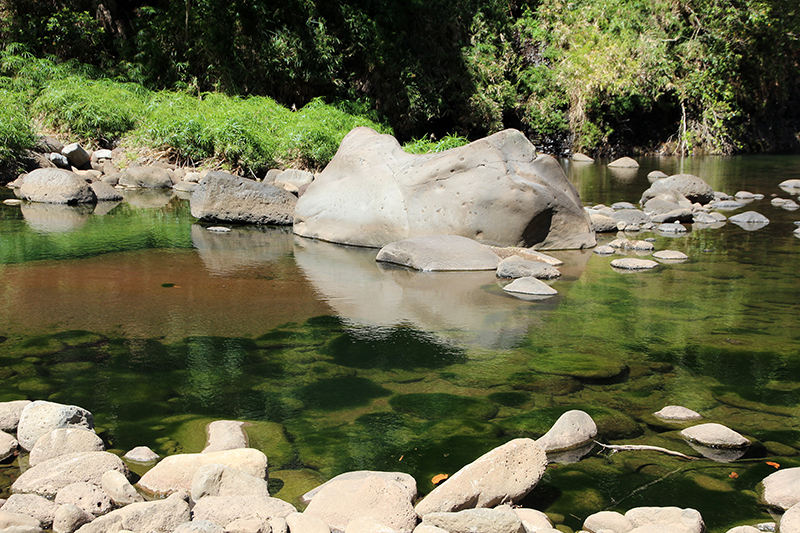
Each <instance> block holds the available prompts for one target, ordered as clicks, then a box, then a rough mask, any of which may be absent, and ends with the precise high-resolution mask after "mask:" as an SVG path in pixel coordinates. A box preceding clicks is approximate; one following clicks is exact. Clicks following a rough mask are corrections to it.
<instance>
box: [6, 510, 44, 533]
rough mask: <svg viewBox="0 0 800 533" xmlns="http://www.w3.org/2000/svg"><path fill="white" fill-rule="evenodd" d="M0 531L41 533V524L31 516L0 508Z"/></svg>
mask: <svg viewBox="0 0 800 533" xmlns="http://www.w3.org/2000/svg"><path fill="white" fill-rule="evenodd" d="M0 531H3V532H8V533H42V525H41V524H40V523H39V521H38V520H36V519H35V518H33V517H32V516H28V515H26V514H20V513H11V512H7V511H3V510H2V509H0Z"/></svg>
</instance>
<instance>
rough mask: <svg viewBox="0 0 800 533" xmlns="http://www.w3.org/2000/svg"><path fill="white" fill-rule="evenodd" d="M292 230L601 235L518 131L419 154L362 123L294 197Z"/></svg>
mask: <svg viewBox="0 0 800 533" xmlns="http://www.w3.org/2000/svg"><path fill="white" fill-rule="evenodd" d="M294 232H295V233H296V234H298V235H301V236H304V237H312V238H317V239H322V240H326V241H331V242H337V243H342V244H352V245H357V246H371V247H381V246H385V245H386V244H389V243H391V242H395V241H400V240H403V239H407V238H411V237H420V236H425V235H443V234H450V235H461V236H464V237H468V238H470V239H474V240H477V241H479V242H482V243H486V244H490V245H495V246H523V247H526V248H527V247H535V248H537V249H558V248H586V247H591V246H594V245H595V242H596V241H595V238H594V233H593V232H592V230H591V227H590V221H589V216H588V215H587V214H586V212H585V211H584V210H583V207H582V205H581V202H580V198H579V196H578V193H577V191H576V190H575V187H573V186H572V184H571V183H570V182H569V181H568V180H567V178H566V175H565V174H564V171H563V169H562V168H561V166H560V165H559V163H558V162H557V161H556V160H555V159H554V158H552V157H550V156H546V155H540V154H537V153H536V150H535V149H534V147H533V145H531V143H530V142H529V141H528V140H527V139H526V138H525V136H524V135H522V133H520V132H518V131H516V130H505V131H502V132H499V133H496V134H494V135H492V136H490V137H487V138H485V139H481V140H479V141H475V142H473V143H471V144H469V145H467V146H463V147H460V148H454V149H451V150H447V151H444V152H440V153H436V154H422V155H414V154H408V153H406V152H404V151H403V149H402V148H401V146H400V144H399V143H398V142H397V140H396V139H395V138H394V137H392V136H390V135H380V134H378V133H377V132H375V131H374V130H371V129H369V128H356V129H354V130H353V131H351V132H350V133H348V134H347V136H346V137H345V138H344V140H343V141H342V144H341V146H340V147H339V150H338V151H337V153H336V156H335V157H334V158H333V160H332V161H331V162H330V164H329V165H328V166H327V167H326V168H325V170H323V172H322V173H321V174H320V175H319V176H317V179H316V180H314V182H313V183H311V184H310V185H309V186H308V190H307V191H306V193H305V194H304V195H303V196H302V197H301V198H300V199H299V200H298V202H297V207H296V209H295V220H294Z"/></svg>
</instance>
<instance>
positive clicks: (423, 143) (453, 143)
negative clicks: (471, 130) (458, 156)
mask: <svg viewBox="0 0 800 533" xmlns="http://www.w3.org/2000/svg"><path fill="white" fill-rule="evenodd" d="M465 144H469V139H467V138H466V137H460V136H458V135H446V136H444V137H442V138H441V139H439V140H438V141H434V140H431V139H414V140H413V141H410V142H407V143H406V144H404V145H403V150H405V151H406V152H408V153H409V154H432V153H436V152H444V151H445V150H449V149H451V148H458V147H459V146H464V145H465Z"/></svg>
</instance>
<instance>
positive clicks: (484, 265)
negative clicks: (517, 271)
mask: <svg viewBox="0 0 800 533" xmlns="http://www.w3.org/2000/svg"><path fill="white" fill-rule="evenodd" d="M375 260H376V261H380V262H385V263H394V264H398V265H402V266H406V267H409V268H413V269H415V270H423V271H442V270H451V271H455V270H462V271H463V270H495V269H496V268H497V265H498V264H499V263H500V257H499V256H498V255H497V254H496V253H494V252H493V251H492V250H490V249H489V248H488V247H486V246H484V245H482V244H480V243H479V242H476V241H474V240H472V239H468V238H466V237H460V236H458V235H429V236H424V237H414V238H411V239H405V240H402V241H398V242H393V243H390V244H387V245H386V246H384V247H383V248H381V250H380V251H379V252H378V255H377V257H376V258H375Z"/></svg>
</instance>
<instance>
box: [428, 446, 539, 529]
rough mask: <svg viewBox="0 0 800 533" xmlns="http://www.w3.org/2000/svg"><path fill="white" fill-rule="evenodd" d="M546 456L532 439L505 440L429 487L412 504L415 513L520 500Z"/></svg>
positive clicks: (536, 475)
mask: <svg viewBox="0 0 800 533" xmlns="http://www.w3.org/2000/svg"><path fill="white" fill-rule="evenodd" d="M545 468H547V455H546V454H545V451H544V450H543V449H542V447H541V446H539V445H538V444H536V442H535V441H533V440H532V439H527V438H522V439H514V440H512V441H509V442H507V443H505V444H503V445H502V446H498V447H497V448H495V449H493V450H491V451H489V452H488V453H485V454H484V455H482V456H481V457H479V458H478V459H476V460H475V461H473V462H472V463H470V464H468V465H467V466H465V467H464V468H462V469H461V470H459V471H458V472H456V473H455V474H453V475H452V476H451V477H450V478H449V479H448V480H447V481H445V482H444V483H442V484H441V485H439V486H438V487H436V488H435V489H433V490H432V491H431V492H430V493H429V494H428V495H427V496H426V497H425V498H424V499H423V500H422V501H421V502H419V503H418V504H417V506H416V512H417V514H418V515H419V516H425V515H426V514H428V513H435V512H452V511H460V510H462V509H469V508H474V507H493V506H495V505H497V504H499V503H501V502H515V501H518V500H520V499H522V498H523V497H524V496H525V495H526V494H528V493H529V492H530V491H531V490H533V488H534V487H535V486H536V484H537V483H539V480H541V478H542V476H543V475H544V471H545Z"/></svg>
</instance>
